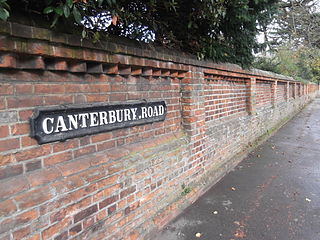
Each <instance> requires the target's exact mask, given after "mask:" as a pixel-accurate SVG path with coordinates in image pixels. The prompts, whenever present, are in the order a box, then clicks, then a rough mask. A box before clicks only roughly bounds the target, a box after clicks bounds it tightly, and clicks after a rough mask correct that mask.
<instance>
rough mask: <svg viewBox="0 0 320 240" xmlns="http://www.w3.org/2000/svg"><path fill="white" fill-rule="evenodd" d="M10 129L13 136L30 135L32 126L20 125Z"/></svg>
mask: <svg viewBox="0 0 320 240" xmlns="http://www.w3.org/2000/svg"><path fill="white" fill-rule="evenodd" d="M10 129H11V134H12V135H14V136H16V135H23V134H28V133H29V132H30V124H27V123H18V124H15V125H12V126H11V127H10Z"/></svg>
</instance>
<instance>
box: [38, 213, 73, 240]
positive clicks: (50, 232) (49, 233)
mask: <svg viewBox="0 0 320 240" xmlns="http://www.w3.org/2000/svg"><path fill="white" fill-rule="evenodd" d="M70 223H71V218H65V219H63V220H62V221H60V222H58V223H56V224H54V225H52V226H50V227H48V228H47V229H45V230H44V231H43V232H42V233H41V235H42V239H43V240H45V239H50V238H51V237H53V236H54V235H56V234H57V233H59V232H62V231H63V229H65V228H66V227H67V226H69V225H70ZM62 239H63V238H62Z"/></svg>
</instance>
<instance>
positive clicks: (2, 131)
mask: <svg viewBox="0 0 320 240" xmlns="http://www.w3.org/2000/svg"><path fill="white" fill-rule="evenodd" d="M8 136H9V127H8V126H0V138H5V137H8Z"/></svg>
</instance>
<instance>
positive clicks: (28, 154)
mask: <svg viewBox="0 0 320 240" xmlns="http://www.w3.org/2000/svg"><path fill="white" fill-rule="evenodd" d="M50 152H51V149H50V146H49V145H42V146H39V147H35V148H32V149H28V150H23V151H20V152H18V153H17V154H16V159H17V161H25V160H28V159H32V158H37V157H41V156H45V155H47V154H49V153H50Z"/></svg>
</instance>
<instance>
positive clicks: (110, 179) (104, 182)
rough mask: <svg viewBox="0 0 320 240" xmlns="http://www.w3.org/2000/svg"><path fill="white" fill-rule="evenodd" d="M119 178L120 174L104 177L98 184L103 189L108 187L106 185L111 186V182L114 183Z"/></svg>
mask: <svg viewBox="0 0 320 240" xmlns="http://www.w3.org/2000/svg"><path fill="white" fill-rule="evenodd" d="M118 178H119V176H117V175H115V176H112V177H108V178H106V179H103V180H101V181H99V182H98V183H97V184H98V188H99V189H102V188H106V187H108V186H110V185H111V184H112V185H113V184H114V183H116V181H117V180H118Z"/></svg>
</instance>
